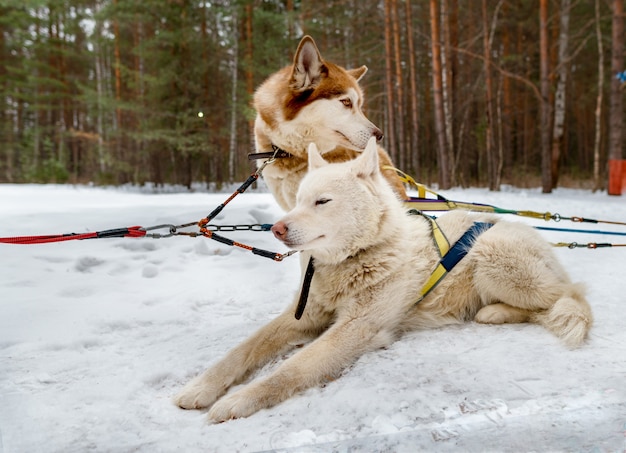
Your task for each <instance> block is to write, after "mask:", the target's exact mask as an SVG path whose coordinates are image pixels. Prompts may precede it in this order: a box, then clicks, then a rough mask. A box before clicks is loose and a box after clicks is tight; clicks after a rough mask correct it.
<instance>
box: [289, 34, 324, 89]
mask: <svg viewBox="0 0 626 453" xmlns="http://www.w3.org/2000/svg"><path fill="white" fill-rule="evenodd" d="M326 72H327V69H326V66H325V65H324V60H323V59H322V55H321V54H320V51H319V50H318V49H317V46H316V45H315V41H313V38H311V37H310V36H308V35H307V36H305V37H304V38H302V40H301V41H300V44H299V45H298V50H296V55H295V56H294V58H293V70H292V72H291V80H290V83H289V86H290V87H291V89H292V90H294V91H298V92H302V91H306V90H312V89H315V87H317V85H319V83H320V80H321V78H322V76H323V75H324V74H325V73H326Z"/></svg>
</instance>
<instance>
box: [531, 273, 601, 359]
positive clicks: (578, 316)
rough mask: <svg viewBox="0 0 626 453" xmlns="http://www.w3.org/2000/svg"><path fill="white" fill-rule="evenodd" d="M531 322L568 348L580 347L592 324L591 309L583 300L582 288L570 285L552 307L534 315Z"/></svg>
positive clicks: (585, 300)
mask: <svg viewBox="0 0 626 453" xmlns="http://www.w3.org/2000/svg"><path fill="white" fill-rule="evenodd" d="M532 321H534V322H536V323H538V324H540V325H542V326H544V327H545V328H546V329H548V330H549V331H551V332H553V333H554V334H555V335H556V336H557V337H559V338H561V339H562V340H563V341H564V342H565V343H566V344H567V345H568V346H569V347H572V348H574V347H577V346H580V344H581V343H582V342H583V341H584V340H585V338H586V337H587V334H588V333H589V329H591V325H592V324H593V315H592V314H591V307H590V306H589V303H588V302H587V299H586V298H585V294H584V288H583V286H582V285H571V286H570V287H569V288H568V291H567V293H566V294H564V295H563V296H562V297H561V298H560V299H558V300H557V301H556V302H555V304H554V305H553V306H552V307H550V308H549V309H547V310H544V311H541V312H537V313H534V314H533V316H532Z"/></svg>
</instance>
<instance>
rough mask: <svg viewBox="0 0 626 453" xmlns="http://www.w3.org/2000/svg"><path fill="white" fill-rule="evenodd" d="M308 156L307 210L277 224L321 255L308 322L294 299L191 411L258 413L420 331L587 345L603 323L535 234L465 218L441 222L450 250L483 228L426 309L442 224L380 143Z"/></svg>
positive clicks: (284, 234) (194, 384)
mask: <svg viewBox="0 0 626 453" xmlns="http://www.w3.org/2000/svg"><path fill="white" fill-rule="evenodd" d="M308 156H309V157H308V159H309V160H308V166H309V173H308V174H307V175H306V176H305V178H304V179H303V180H302V183H301V185H300V188H299V190H298V194H297V198H296V205H295V207H294V208H293V209H292V210H291V211H290V212H289V213H287V214H286V215H285V216H284V217H283V219H282V220H280V221H279V222H277V223H276V224H275V225H274V226H273V228H272V230H273V232H274V235H275V236H276V237H277V238H278V239H279V240H281V241H282V242H283V243H285V244H286V245H287V246H289V247H290V248H292V249H296V250H303V251H307V252H309V253H310V254H311V256H312V257H313V260H314V274H313V277H312V280H311V282H310V289H309V296H308V304H307V306H306V309H305V310H304V313H303V315H302V318H301V319H300V320H296V319H295V318H294V311H295V310H296V305H297V304H298V301H294V303H293V304H292V305H291V306H290V307H289V308H288V309H287V310H286V311H285V312H284V313H282V314H281V315H279V316H278V317H277V318H276V319H274V320H273V321H271V322H270V323H269V324H267V325H266V326H265V327H263V328H261V329H260V330H259V331H258V332H257V333H255V334H254V335H252V336H251V337H250V338H249V339H248V340H246V341H244V342H243V343H242V344H240V345H239V346H237V347H235V348H234V349H233V350H232V351H230V352H229V353H228V354H227V355H226V356H225V357H224V358H223V359H222V360H220V361H219V362H217V363H216V364H215V365H213V366H212V367H211V368H209V369H208V370H206V371H205V372H204V373H202V374H201V375H200V376H198V377H196V378H195V379H193V380H192V381H191V382H189V383H188V384H187V386H185V387H184V388H183V389H182V391H181V392H180V393H179V394H178V395H177V396H176V397H175V402H176V404H178V405H179V406H180V407H183V408H186V409H200V408H207V407H210V409H209V412H208V418H209V420H210V421H212V422H222V421H225V420H229V419H232V418H237V417H246V416H249V415H251V414H253V413H255V412H257V411H258V410H260V409H263V408H267V407H271V406H273V405H275V404H278V403H280V402H281V401H283V400H285V399H287V398H289V397H290V396H292V395H294V394H295V393H297V392H299V391H301V390H304V389H306V388H308V387H311V386H315V385H319V384H320V383H321V382H323V381H325V380H327V379H328V378H329V377H334V376H338V375H339V374H340V373H341V371H342V370H343V369H344V368H346V367H347V366H348V365H349V364H351V363H352V362H354V361H355V360H357V359H358V358H359V357H360V356H361V355H363V354H364V353H366V352H369V351H373V350H376V349H378V348H381V347H384V346H387V345H389V344H390V343H392V342H394V341H396V340H397V339H398V338H400V337H401V336H402V334H403V333H404V332H407V331H411V330H414V329H423V328H435V327H441V326H445V325H447V324H454V323H461V322H466V321H472V320H474V321H477V322H481V323H491V324H502V323H521V322H534V323H538V324H540V325H542V326H544V327H545V328H546V329H548V330H549V331H551V332H552V333H554V334H555V335H556V336H558V337H560V338H561V339H562V340H563V341H564V342H565V343H566V344H567V345H568V346H571V347H575V346H578V345H579V344H581V343H582V342H583V340H584V339H585V337H586V335H587V333H588V331H589V328H590V327H591V324H592V314H591V309H590V307H589V305H588V303H587V301H586V300H585V297H584V295H583V289H582V288H581V286H580V285H578V284H574V283H572V282H571V281H570V279H569V277H568V276H567V274H566V272H565V271H564V269H563V268H562V267H561V265H560V264H559V262H558V261H557V259H556V258H555V255H554V253H553V251H552V248H551V246H550V245H549V244H548V243H547V242H546V241H544V240H543V239H542V238H541V237H540V235H539V234H538V233H537V232H536V231H535V230H534V229H533V228H531V227H529V226H527V225H524V224H521V223H512V222H506V221H500V220H499V219H498V218H496V217H491V216H486V215H473V214H469V213H467V212H461V211H454V212H451V213H449V214H445V215H443V216H441V217H440V218H439V219H437V221H436V223H437V225H438V227H439V228H440V229H441V231H443V233H444V234H445V236H446V237H447V239H448V241H449V243H450V244H454V243H455V242H456V241H457V240H459V238H461V237H463V236H464V233H465V232H466V231H469V230H468V229H471V228H472V226H473V225H484V227H481V228H482V229H483V231H482V232H480V233H478V234H477V235H476V236H475V237H474V238H473V239H472V241H471V242H470V243H468V244H467V246H466V247H465V250H464V251H465V252H467V254H466V255H465V257H464V258H462V259H461V260H460V261H459V262H458V264H456V266H454V267H452V269H450V270H449V273H448V274H447V276H445V278H443V279H442V280H441V281H440V282H439V284H437V285H436V286H435V287H434V288H433V289H432V291H430V292H429V293H428V294H427V295H426V296H425V297H424V298H423V300H421V302H420V303H418V304H417V305H416V301H418V300H420V298H421V295H422V293H423V287H424V284H425V282H427V281H428V280H429V277H430V276H431V273H432V271H433V269H435V268H437V265H438V263H439V262H440V259H441V258H440V253H439V251H438V249H437V247H436V245H435V242H434V241H433V236H432V230H433V225H432V223H431V221H430V220H428V218H426V217H424V216H420V215H408V214H407V211H406V208H405V207H404V206H403V204H402V203H401V202H400V201H399V200H398V198H397V196H396V195H395V194H394V192H393V190H392V189H391V187H390V185H389V184H388V182H387V181H386V180H385V178H384V177H383V176H382V174H381V172H380V169H379V157H378V150H377V146H376V140H375V138H372V139H370V140H369V142H368V145H367V147H366V149H365V151H364V152H363V153H362V155H360V156H359V157H357V158H356V159H354V160H352V161H348V162H344V163H337V164H329V163H327V162H326V161H325V160H324V159H323V157H322V156H321V155H320V154H319V153H318V151H317V148H316V146H315V145H311V146H310V147H309V150H308ZM475 222H480V223H479V224H477V223H475ZM472 242H473V243H472ZM453 248H454V247H453ZM445 256H446V255H444V257H445ZM444 259H445V258H444ZM309 341H310V343H309V344H308V345H307V346H305V347H304V348H302V349H300V350H299V351H297V352H296V353H295V354H294V355H292V356H291V357H290V358H288V359H287V360H285V361H284V362H283V363H282V364H281V365H280V366H279V367H278V368H277V369H276V370H275V371H273V372H272V373H271V374H269V376H264V377H260V378H258V379H257V380H255V381H253V382H251V383H249V384H247V385H245V386H244V387H242V388H241V389H239V390H237V391H235V392H233V393H230V394H227V391H228V389H229V388H230V387H232V386H233V385H235V384H239V383H242V382H243V381H244V380H245V379H246V377H247V376H249V375H250V373H251V372H252V371H253V370H255V369H257V368H259V367H262V366H263V365H264V364H266V363H268V362H269V361H270V360H272V359H274V358H276V357H277V356H279V355H281V354H283V353H285V352H286V351H288V350H290V349H292V348H294V346H295V345H298V344H302V343H305V342H309Z"/></svg>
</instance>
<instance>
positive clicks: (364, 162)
mask: <svg viewBox="0 0 626 453" xmlns="http://www.w3.org/2000/svg"><path fill="white" fill-rule="evenodd" d="M376 143H377V141H376V137H372V138H370V139H369V140H368V141H367V146H366V147H365V149H364V150H363V152H362V153H361V155H360V156H359V157H357V158H356V159H354V161H353V162H354V164H353V165H352V171H353V172H354V173H355V174H356V175H357V176H372V175H374V174H375V173H378V172H380V169H379V167H378V165H379V163H378V162H379V160H378V145H377V144H376Z"/></svg>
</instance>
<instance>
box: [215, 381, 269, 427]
mask: <svg viewBox="0 0 626 453" xmlns="http://www.w3.org/2000/svg"><path fill="white" fill-rule="evenodd" d="M259 409H261V407H260V406H259V405H258V400H257V399H256V398H254V397H252V396H251V395H248V394H247V392H246V389H245V388H244V389H242V390H239V391H238V392H235V393H233V394H231V395H226V396H225V397H223V398H222V399H220V400H218V401H217V402H216V403H215V404H214V405H213V407H211V409H210V410H209V413H208V415H207V417H208V419H209V422H210V423H222V422H225V421H227V420H232V419H233V418H242V417H248V416H249V415H252V414H254V413H255V412H257V411H258V410H259Z"/></svg>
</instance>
